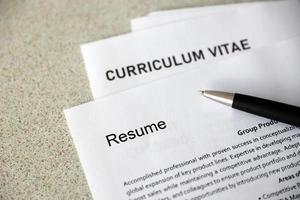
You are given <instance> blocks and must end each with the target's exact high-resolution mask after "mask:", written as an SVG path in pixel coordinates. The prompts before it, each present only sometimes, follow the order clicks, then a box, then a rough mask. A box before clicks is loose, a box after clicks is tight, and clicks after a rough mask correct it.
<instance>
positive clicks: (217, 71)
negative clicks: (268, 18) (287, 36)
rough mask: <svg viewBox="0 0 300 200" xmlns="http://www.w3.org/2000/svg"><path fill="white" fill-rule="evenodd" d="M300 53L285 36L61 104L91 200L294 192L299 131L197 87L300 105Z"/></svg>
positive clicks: (221, 199)
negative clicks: (202, 92)
mask: <svg viewBox="0 0 300 200" xmlns="http://www.w3.org/2000/svg"><path fill="white" fill-rule="evenodd" d="M299 51H300V40H299V39H297V40H290V41H287V42H282V43H280V44H277V45H273V46H269V47H266V48H263V49H258V50H256V51H252V52H249V53H247V54H244V55H240V56H236V57H231V58H228V59H226V60H223V61H221V62H219V63H218V64H213V65H207V66H205V67H203V68H201V69H196V70H190V71H187V72H186V73H184V74H182V75H178V76H172V77H170V78H167V79H162V80H159V81H155V82H153V83H151V84H146V85H144V86H141V87H137V88H133V89H131V90H127V91H124V92H121V93H119V94H116V95H111V96H108V97H105V98H101V99H97V100H95V101H93V102H90V103H87V104H83V105H80V106H77V107H74V108H71V109H68V110H66V111H65V115H66V119H67V122H68V125H69V128H70V131H71V134H72V137H73V139H74V142H75V146H76V147H77V151H78V154H79V157H80V160H81V163H82V167H83V169H84V171H85V174H86V178H87V180H88V184H89V186H90V189H91V192H92V194H93V197H94V199H95V200H102V199H105V200H120V199H122V200H144V199H146V200H157V199H159V200H173V199H186V200H201V199H207V200H228V199H242V200H253V199H269V200H275V199H276V200H277V199H285V198H288V199H289V197H290V196H293V195H294V197H295V199H297V198H299V195H300V192H299V191H300V181H299V168H300V160H299V158H300V143H299V142H300V130H299V128H296V127H293V126H290V125H287V124H283V123H278V122H276V121H272V120H269V119H266V118H262V117H258V116H254V115H251V114H248V113H245V112H241V111H238V110H234V109H232V108H230V107H228V106H224V105H222V104H219V103H216V102H213V101H211V100H208V99H206V98H204V97H202V96H201V95H200V94H199V92H198V90H199V89H200V90H201V89H220V90H225V91H235V92H239V93H244V94H250V95H254V96H260V97H263V98H270V99H273V100H277V101H282V102H286V103H290V104H294V105H298V106H300V90H299V88H300V81H299V77H300V68H299V64H300V57H299ZM296 197H297V198H296Z"/></svg>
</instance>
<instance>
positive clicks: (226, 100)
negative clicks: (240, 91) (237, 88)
mask: <svg viewBox="0 0 300 200" xmlns="http://www.w3.org/2000/svg"><path fill="white" fill-rule="evenodd" d="M199 92H200V93H201V94H202V95H203V96H205V97H207V98H209V99H212V100H214V101H216V102H219V103H222V104H224V105H227V106H232V103H233V98H234V93H229V92H220V91H212V90H202V91H199Z"/></svg>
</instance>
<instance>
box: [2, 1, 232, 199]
mask: <svg viewBox="0 0 300 200" xmlns="http://www.w3.org/2000/svg"><path fill="white" fill-rule="evenodd" d="M230 2H237V0H185V1H183V0H181V1H180V0H166V1H157V0H144V1H143V2H141V0H130V1H125V0H114V1H111V0H89V1H68V0H53V1H44V0H27V1H17V0H0V70H1V74H0V91H1V97H0V109H1V112H0V199H5V200H7V199H39V200H41V199H91V194H90V192H89V189H88V186H87V183H86V180H85V177H84V174H83V171H82V169H81V165H80V162H79V159H78V156H77V154H76V151H75V148H74V145H73V143H72V138H71V136H70V133H69V131H68V127H67V124H66V121H65V118H64V115H63V109H64V108H69V107H72V106H75V105H78V104H81V103H84V102H88V101H91V100H92V95H91V91H90V88H89V85H88V80H87V76H86V73H85V69H84V64H83V60H82V56H81V54H80V49H79V45H80V44H82V43H86V42H90V41H94V40H99V39H101V38H106V37H109V36H113V35H117V34H121V33H124V32H128V31H129V30H130V29H129V20H130V19H131V18H134V17H138V16H142V15H145V14H147V13H148V12H149V11H154V10H159V9H170V8H180V7H192V6H202V5H209V4H221V3H230Z"/></svg>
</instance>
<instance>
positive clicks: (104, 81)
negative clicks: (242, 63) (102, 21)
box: [81, 2, 300, 98]
mask: <svg viewBox="0 0 300 200" xmlns="http://www.w3.org/2000/svg"><path fill="white" fill-rule="evenodd" d="M299 8H300V7H299V6H298V4H297V3H296V2H294V4H293V3H290V4H284V5H283V6H281V7H280V9H279V8H277V9H276V8H275V7H274V9H271V10H268V12H266V10H265V9H259V8H256V9H254V10H248V12H246V11H245V12H237V13H233V12H229V13H227V14H224V13H222V14H221V15H213V16H209V17H200V18H193V19H189V20H185V21H180V22H178V23H172V24H168V25H166V26H161V27H159V28H152V29H151V30H144V31H138V32H135V33H129V34H125V35H122V36H117V37H114V38H110V39H106V40H101V41H97V42H92V43H88V44H84V45H82V46H81V49H82V54H83V58H84V63H85V67H86V70H87V74H88V77H89V81H90V86H91V90H92V94H93V96H94V98H97V97H103V96H106V95H110V94H113V93H117V92H120V91H123V90H126V89H129V88H133V87H136V86H139V85H141V84H144V83H148V82H150V81H154V80H157V79H160V78H162V77H166V76H169V75H171V74H174V73H178V72H183V71H185V70H187V69H188V68H190V67H191V66H195V64H197V66H198V67H199V68H201V66H202V65H203V64H205V63H207V62H211V61H214V60H217V59H222V58H224V57H228V56H232V55H238V54H239V53H241V52H244V51H249V50H251V49H254V48H256V47H260V46H264V45H268V44H272V43H274V42H276V41H280V40H282V39H286V38H289V37H293V36H295V35H298V34H300V26H299V18H300V12H299V11H300V9H299ZM254 13H255V14H254Z"/></svg>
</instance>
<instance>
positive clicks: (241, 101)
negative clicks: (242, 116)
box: [201, 90, 300, 127]
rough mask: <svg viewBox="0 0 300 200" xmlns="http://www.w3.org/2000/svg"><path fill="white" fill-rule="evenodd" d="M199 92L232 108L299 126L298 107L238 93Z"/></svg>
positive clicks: (299, 114) (299, 110) (299, 111)
mask: <svg viewBox="0 0 300 200" xmlns="http://www.w3.org/2000/svg"><path fill="white" fill-rule="evenodd" d="M201 94H203V96H205V97H207V98H210V99H212V100H214V101H217V102H219V103H222V104H225V105H228V106H231V107H232V108H235V109H238V110H242V111H245V112H248V113H252V114H255V115H258V116H262V117H266V118H269V119H274V120H276V121H279V122H284V123H287V124H290V125H294V126H298V127H300V107H297V106H293V105H288V104H285V103H280V102H275V101H271V100H267V99H262V98H258V97H253V96H248V95H244V94H238V93H228V92H220V91H212V90H205V91H201Z"/></svg>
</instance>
